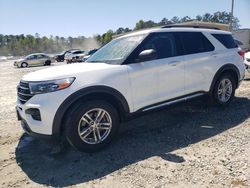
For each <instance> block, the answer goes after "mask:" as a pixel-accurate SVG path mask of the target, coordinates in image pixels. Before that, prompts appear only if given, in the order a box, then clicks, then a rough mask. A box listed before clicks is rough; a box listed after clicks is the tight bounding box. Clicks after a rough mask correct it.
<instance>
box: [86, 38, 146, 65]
mask: <svg viewBox="0 0 250 188" xmlns="http://www.w3.org/2000/svg"><path fill="white" fill-rule="evenodd" d="M144 38H145V35H136V36H131V37H123V38H118V39H114V40H112V41H111V42H109V43H108V44H106V45H105V46H103V47H102V48H101V49H99V50H98V51H97V52H95V53H94V54H93V55H92V56H91V57H90V58H89V59H88V60H87V61H86V62H89V63H93V62H105V63H108V64H121V63H122V62H123V61H124V60H125V59H126V58H127V56H128V55H129V54H130V53H131V52H132V51H133V50H134V49H135V48H136V47H137V46H138V45H139V44H140V43H141V41H142V40H143V39H144Z"/></svg>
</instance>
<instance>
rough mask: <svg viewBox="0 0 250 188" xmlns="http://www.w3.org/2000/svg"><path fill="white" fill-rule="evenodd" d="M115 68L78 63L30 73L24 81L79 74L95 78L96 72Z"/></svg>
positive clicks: (104, 64) (107, 65) (106, 65)
mask: <svg viewBox="0 0 250 188" xmlns="http://www.w3.org/2000/svg"><path fill="white" fill-rule="evenodd" d="M111 66H112V67H113V66H119V65H110V64H106V63H76V64H70V65H62V66H56V67H51V68H46V69H42V70H38V71H35V72H32V73H29V74H27V75H25V76H23V78H22V80H24V81H46V80H53V79H61V78H67V77H74V76H76V75H77V74H81V73H86V74H90V75H92V76H93V73H94V72H98V71H103V70H105V69H108V68H110V67H111Z"/></svg>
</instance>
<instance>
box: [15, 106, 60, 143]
mask: <svg viewBox="0 0 250 188" xmlns="http://www.w3.org/2000/svg"><path fill="white" fill-rule="evenodd" d="M17 108H18V107H17ZM16 113H17V119H18V120H19V121H21V127H22V129H23V130H24V132H26V133H27V134H28V135H30V136H32V137H34V138H38V139H41V140H46V141H51V142H57V141H59V140H60V139H59V138H60V137H59V135H44V134H39V133H35V132H33V131H32V130H31V128H30V126H29V125H28V123H27V122H26V121H25V120H24V119H22V117H21V115H20V114H19V111H18V110H17V109H16Z"/></svg>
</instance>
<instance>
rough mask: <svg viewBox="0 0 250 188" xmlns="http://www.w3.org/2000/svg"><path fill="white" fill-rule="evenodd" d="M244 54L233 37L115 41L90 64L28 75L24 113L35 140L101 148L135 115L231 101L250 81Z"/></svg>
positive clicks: (212, 33) (138, 36)
mask: <svg viewBox="0 0 250 188" xmlns="http://www.w3.org/2000/svg"><path fill="white" fill-rule="evenodd" d="M241 54H242V52H241V50H240V49H239V48H238V46H237V44H235V42H234V40H233V38H232V36H231V33H229V32H225V31H220V30H215V29H204V28H203V29H201V28H188V27H183V28H181V27H180V28H176V27H171V28H168V27H166V28H157V29H149V30H144V31H139V32H134V33H130V34H127V35H124V36H121V37H119V38H116V39H114V40H112V41H111V42H110V43H108V44H107V45H105V46H103V47H102V48H101V49H99V50H98V51H97V52H96V53H95V54H94V55H93V56H91V57H90V58H89V59H88V60H87V62H86V63H82V64H72V65H63V66H58V67H53V68H48V69H43V70H39V71H36V72H33V73H30V74H27V75H25V76H24V77H23V78H22V80H21V81H20V83H19V85H18V100H17V114H18V118H19V120H21V122H22V123H21V125H22V127H23V129H24V130H25V131H26V132H27V133H28V134H30V135H33V136H37V137H49V138H51V137H52V138H54V137H56V138H58V137H60V138H66V139H67V141H68V142H69V143H70V144H71V145H73V146H74V147H75V148H77V149H78V150H81V151H96V150H99V149H101V148H103V147H104V146H106V145H107V144H108V143H110V141H111V140H112V139H113V138H114V137H115V135H116V134H117V133H118V128H119V125H120V123H121V122H122V121H124V120H126V119H127V118H128V117H131V116H132V115H135V114H138V113H141V112H146V111H150V110H153V109H156V108H160V107H163V106H167V105H170V104H174V103H177V102H180V101H185V100H188V99H191V98H194V97H198V96H202V95H205V94H209V96H211V98H212V99H213V101H214V102H215V103H217V104H220V105H226V104H228V103H229V102H230V101H231V99H232V98H233V97H234V93H235V89H236V88H237V87H238V86H239V84H240V81H241V80H242V79H243V78H244V72H245V67H244V64H243V57H242V56H241Z"/></svg>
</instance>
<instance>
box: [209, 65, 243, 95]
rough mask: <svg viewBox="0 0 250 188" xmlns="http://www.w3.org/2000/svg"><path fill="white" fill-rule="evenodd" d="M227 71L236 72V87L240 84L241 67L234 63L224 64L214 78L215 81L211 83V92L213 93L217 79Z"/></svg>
mask: <svg viewBox="0 0 250 188" xmlns="http://www.w3.org/2000/svg"><path fill="white" fill-rule="evenodd" d="M225 71H233V72H234V73H235V74H237V81H236V88H237V87H238V85H239V81H240V71H239V69H238V68H237V67H236V66H235V65H233V64H225V65H223V66H222V67H221V68H220V69H219V70H218V71H217V72H216V73H215V76H214V78H213V81H212V83H211V85H210V89H209V93H212V91H213V88H214V85H215V83H216V81H217V80H218V78H219V77H220V76H221V74H222V73H223V72H225Z"/></svg>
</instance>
